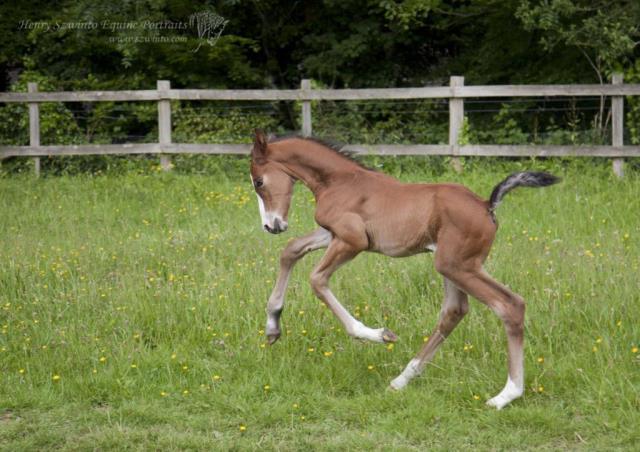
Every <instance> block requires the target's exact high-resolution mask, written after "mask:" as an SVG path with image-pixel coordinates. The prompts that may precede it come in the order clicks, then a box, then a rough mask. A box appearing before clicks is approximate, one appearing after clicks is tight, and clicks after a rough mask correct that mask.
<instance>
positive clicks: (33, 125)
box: [27, 82, 40, 177]
mask: <svg viewBox="0 0 640 452" xmlns="http://www.w3.org/2000/svg"><path fill="white" fill-rule="evenodd" d="M27 91H29V92H30V93H37V92H38V84H37V83H34V82H29V83H28V84H27ZM29 146H40V107H39V105H38V103H37V102H30V103H29ZM33 169H34V172H35V175H36V177H40V157H34V158H33Z"/></svg>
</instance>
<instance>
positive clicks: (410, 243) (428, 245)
mask: <svg viewBox="0 0 640 452" xmlns="http://www.w3.org/2000/svg"><path fill="white" fill-rule="evenodd" d="M251 179H252V181H253V185H254V187H255V190H256V194H257V196H258V204H259V207H260V216H261V220H262V226H263V228H264V229H265V230H266V231H268V232H270V233H272V234H278V233H280V232H284V231H285V230H286V229H287V215H288V211H289V205H290V202H291V195H292V190H293V184H294V183H295V182H296V181H301V182H302V183H303V184H305V185H306V186H307V187H308V188H309V190H311V191H312V192H313V195H314V196H315V199H316V211H315V220H316V223H318V225H319V228H318V229H316V230H315V231H313V232H311V233H309V234H307V235H305V236H302V237H299V238H296V239H293V240H291V241H290V242H289V244H288V245H287V246H286V247H285V249H284V250H283V251H282V255H281V258H280V273H279V275H278V280H277V282H276V285H275V287H274V289H273V292H272V293H271V296H270V297H269V302H268V304H267V326H266V335H267V338H268V340H269V343H271V344H273V343H274V342H275V341H277V340H278V338H279V337H280V314H281V313H282V309H283V307H284V294H285V291H286V288H287V285H288V282H289V276H290V275H291V271H292V269H293V267H294V265H295V263H296V262H297V261H298V260H299V259H301V258H302V257H303V256H304V255H305V254H307V253H309V252H310V251H314V250H317V249H320V248H327V251H326V252H325V254H324V256H323V257H322V259H321V260H320V262H319V263H318V265H317V266H316V267H315V269H314V270H313V272H312V273H311V287H312V288H313V291H314V292H315V294H316V295H317V296H318V298H320V300H322V301H323V302H324V303H325V304H326V305H327V306H328V307H329V309H331V311H332V312H333V313H334V314H335V315H336V317H337V318H338V320H340V322H341V323H342V324H343V326H344V328H345V329H346V331H347V333H348V334H349V335H351V336H353V337H356V338H359V339H367V340H370V341H374V342H395V341H396V340H397V337H396V335H395V334H394V333H393V332H391V331H389V330H388V329H386V328H369V327H368V326H365V325H364V324H363V323H362V322H360V321H358V320H356V319H355V318H354V317H353V316H352V315H351V314H350V313H349V312H348V311H347V310H346V309H345V308H344V307H343V306H342V304H340V302H339V301H338V299H337V298H336V297H335V295H334V294H333V292H332V291H331V289H330V288H329V284H328V283H329V278H330V277H331V275H332V274H333V272H334V271H336V270H337V269H338V267H340V266H341V265H343V264H345V263H346V262H348V261H350V260H351V259H353V258H354V257H356V256H357V255H358V254H359V253H360V252H362V251H374V252H378V253H382V254H385V255H387V256H393V257H403V256H411V255H414V254H417V253H425V252H434V253H435V267H436V270H437V271H438V272H439V273H441V274H442V276H443V277H444V288H445V294H444V303H443V305H442V311H441V313H440V318H439V320H438V323H437V325H436V328H435V331H434V332H433V333H432V334H431V335H430V336H429V340H428V341H427V342H426V343H425V344H424V345H423V347H422V349H421V350H420V351H419V352H418V354H417V355H416V357H415V358H414V359H412V360H411V361H410V362H409V364H408V365H407V367H406V368H405V369H404V371H403V372H402V373H401V374H400V375H398V376H397V377H396V378H395V379H394V380H393V381H391V388H392V389H396V390H397V389H402V388H403V387H404V386H406V384H407V383H408V382H409V381H410V380H411V379H412V378H414V377H415V376H417V375H418V374H420V373H421V372H422V370H423V369H424V367H425V365H426V363H428V362H429V361H430V360H431V359H432V358H433V355H434V354H435V352H436V350H437V349H438V347H439V346H440V344H441V343H442V342H443V341H444V339H445V338H446V337H447V336H448V335H449V334H450V333H451V331H453V329H454V328H455V327H456V325H457V324H458V323H459V322H460V320H462V318H463V317H464V316H465V314H466V313H467V310H468V301H467V299H468V295H471V296H473V297H474V298H477V299H478V300H480V301H481V302H482V303H484V304H486V305H487V306H489V307H490V308H491V309H492V310H493V311H494V312H495V313H496V314H497V315H498V317H500V318H501V319H502V321H503V323H504V326H505V330H506V334H507V348H508V367H509V373H508V377H507V384H506V385H505V387H504V389H503V390H502V391H501V392H500V393H499V394H498V395H497V396H495V397H494V398H492V399H491V400H489V401H488V402H487V403H488V404H489V405H491V406H494V407H496V408H498V409H500V408H502V407H504V406H505V405H507V404H508V403H509V402H511V401H512V400H514V399H516V398H518V397H520V396H521V395H522V393H523V391H524V367H523V328H524V311H525V303H524V300H523V299H522V297H520V296H519V295H517V294H515V293H513V292H512V291H511V290H509V289H508V288H507V287H505V286H503V285H502V284H500V283H499V282H497V281H495V280H494V279H492V278H491V277H490V276H489V275H488V274H487V272H485V270H484V269H483V268H482V264H483V263H484V261H485V260H486V258H487V256H488V254H489V249H490V248H491V244H492V243H493V239H494V238H495V234H496V229H497V223H496V219H495V216H494V211H495V209H496V207H497V206H498V204H499V203H500V201H501V200H502V198H503V197H504V195H505V194H507V193H508V192H509V191H510V190H512V189H514V188H516V187H544V186H547V185H552V184H555V183H556V182H558V181H559V179H558V178H556V177H555V176H553V175H551V174H547V173H541V172H520V173H515V174H512V175H510V176H509V177H507V178H506V179H505V180H503V181H502V182H500V183H499V184H498V185H497V186H496V187H495V188H494V189H493V192H492V193H491V196H490V199H489V201H485V200H484V199H482V198H480V197H479V196H477V195H476V194H474V193H473V192H471V191H470V190H469V189H467V188H466V187H464V186H462V185H458V184H404V183H401V182H399V181H397V180H396V179H394V178H392V177H390V176H387V175H386V174H382V173H378V172H375V171H372V170H370V169H367V168H364V167H362V166H361V165H359V164H358V163H357V162H355V161H353V160H352V159H350V158H349V157H348V156H345V155H344V154H342V153H341V152H340V151H339V150H337V149H334V148H332V147H331V146H329V145H326V144H324V143H322V142H321V141H319V140H316V139H313V138H301V137H285V138H277V139H272V140H268V139H267V137H266V136H265V135H264V134H263V133H262V132H260V131H256V136H255V141H254V145H253V150H252V152H251Z"/></svg>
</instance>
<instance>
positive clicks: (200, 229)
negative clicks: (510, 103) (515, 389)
mask: <svg viewBox="0 0 640 452" xmlns="http://www.w3.org/2000/svg"><path fill="white" fill-rule="evenodd" d="M213 158H215V157H213ZM413 162H414V164H413V166H411V168H409V169H403V167H401V166H395V167H393V168H391V172H392V173H395V174H397V175H398V176H399V177H401V178H402V179H404V180H407V181H417V180H423V181H430V182H434V181H445V180H446V181H456V182H460V183H463V184H465V185H468V186H469V187H471V188H472V189H473V190H474V191H476V192H477V193H479V194H481V195H483V196H485V197H486V196H488V195H489V193H490V191H491V189H492V188H493V186H494V185H495V184H497V183H498V182H499V181H500V180H501V179H502V178H503V177H504V176H506V175H507V174H509V173H510V172H511V171H516V170H519V169H522V168H530V169H545V168H546V169H547V170H550V171H552V172H554V173H557V174H558V175H560V176H562V177H563V178H564V181H563V182H562V184H560V185H557V186H553V187H549V188H544V189H536V190H533V189H519V190H517V191H515V192H513V193H511V194H509V195H508V196H507V198H505V200H504V202H503V203H502V204H501V206H500V208H499V210H498V213H497V216H498V219H499V223H500V229H499V232H498V236H497V239H496V243H495V245H494V248H493V251H492V254H491V256H490V258H489V260H488V262H487V269H488V271H489V272H490V273H492V274H493V275H494V276H495V277H496V278H497V279H498V280H500V281H502V282H504V283H505V284H507V285H509V286H510V287H512V288H513V289H514V290H515V291H516V292H518V293H519V294H521V295H522V296H523V297H524V298H525V299H526V300H527V303H528V304H527V319H526V349H525V350H526V351H525V366H526V392H525V396H524V397H523V398H522V399H520V400H517V401H515V402H514V403H513V404H512V405H510V406H508V407H507V408H505V409H504V410H502V411H495V410H494V409H490V408H488V407H486V406H485V401H486V400H487V399H488V398H490V397H492V396H493V395H495V394H496V393H497V392H499V391H500V390H501V389H502V387H503V385H504V383H505V380H506V345H505V336H504V331H503V329H502V326H501V324H500V322H499V320H498V319H497V318H496V317H495V316H494V315H493V314H492V313H491V312H490V311H489V310H488V309H486V308H485V307H484V306H483V305H481V304H480V303H478V302H477V301H472V304H471V310H470V313H469V315H468V316H467V317H466V318H465V319H464V321H463V322H462V323H461V325H460V326H459V327H458V329H457V330H456V331H455V332H454V333H453V334H452V335H451V337H450V338H449V339H448V340H447V341H446V342H445V344H444V345H443V347H442V348H441V349H440V351H439V352H438V354H437V355H436V358H435V360H434V361H433V363H432V364H431V365H429V366H428V367H427V369H426V371H425V373H424V374H423V376H422V377H420V378H418V379H416V380H415V381H414V382H412V384H410V385H409V386H408V387H407V388H406V390H404V391H402V392H399V393H391V392H388V391H386V388H387V386H388V383H389V381H390V380H391V379H393V378H394V377H395V376H396V375H397V374H398V373H399V372H400V371H401V370H402V369H403V368H404V366H405V365H406V363H407V362H408V361H409V360H410V359H411V357H412V356H413V355H414V354H415V353H416V352H417V350H418V349H419V347H420V346H421V344H422V343H423V341H424V338H425V337H426V336H428V335H429V334H430V331H431V329H432V328H433V327H434V325H435V322H436V319H437V316H438V312H439V309H440V304H441V299H442V296H443V289H442V280H441V277H440V276H439V275H438V274H437V273H436V272H435V270H434V268H433V263H432V260H433V257H432V256H431V255H421V256H415V257H411V258H405V259H390V258H386V257H383V256H379V255H374V254H362V255H360V256H359V257H358V258H357V259H356V260H355V261H354V262H352V263H350V264H348V265H346V266H345V267H343V268H341V269H340V270H339V271H338V272H337V273H336V275H335V276H334V277H333V279H332V282H331V285H332V288H333V290H334V292H335V294H336V296H337V297H338V298H339V299H340V300H341V301H342V302H343V304H344V305H345V306H347V307H348V309H350V311H351V312H352V313H354V315H355V316H357V317H358V318H359V319H360V320H362V321H363V322H364V323H365V324H367V325H368V326H371V327H379V326H386V327H389V328H390V329H392V330H393V331H394V332H396V333H397V334H398V335H399V337H400V340H399V341H398V342H397V343H396V344H395V345H394V346H387V345H380V344H371V343H364V342H358V341H355V340H353V339H351V338H350V337H348V336H347V334H346V333H345V332H344V331H343V330H342V329H341V328H340V325H339V323H338V322H337V320H336V319H335V318H334V317H333V316H332V315H331V313H330V312H329V310H328V309H326V308H325V307H324V306H323V305H321V303H320V302H319V301H318V300H317V299H316V298H315V297H314V295H313V293H312V291H311V289H310V288H309V285H308V275H309V273H310V271H311V269H312V267H313V265H314V263H315V262H317V261H318V259H319V257H320V253H321V251H320V252H316V253H314V254H311V255H309V256H307V257H306V258H305V259H304V260H303V261H301V262H300V264H299V266H298V267H296V270H295V271H294V275H293V277H292V279H291V284H290V289H289V291H288V296H287V306H286V309H285V312H284V313H283V316H282V322H283V337H282V338H281V340H280V341H279V342H278V343H276V344H275V345H274V346H272V347H269V346H265V341H264V337H263V328H264V321H265V312H264V308H265V303H266V300H267V297H268V295H269V293H270V291H271V288H272V286H273V283H274V280H275V278H276V275H277V271H278V257H279V251H280V250H281V249H282V247H283V246H284V244H285V243H286V242H287V240H288V239H290V238H291V237H293V236H295V235H300V234H303V233H305V232H307V231H309V230H311V229H312V228H313V227H314V225H313V208H314V202H313V199H312V197H311V194H310V193H309V192H308V191H306V189H305V188H304V187H302V186H299V187H297V189H296V192H295V195H294V202H293V205H292V208H291V214H290V229H289V231H288V232H287V233H286V234H282V235H279V236H272V235H269V234H267V233H265V232H263V231H261V228H260V223H259V214H258V208H257V202H256V199H255V196H254V194H253V193H252V191H251V186H250V184H249V178H248V177H247V175H246V174H245V173H243V172H240V171H236V170H233V168H235V167H233V166H232V170H230V171H228V172H215V173H212V174H209V175H207V174H193V173H192V174H184V173H180V171H179V168H176V170H174V171H173V172H171V173H168V174H166V173H162V172H160V171H157V169H156V168H149V167H148V168H147V169H145V170H141V171H133V170H131V171H124V172H122V173H119V174H110V173H108V172H107V174H102V175H93V176H91V175H79V176H78V175H76V176H49V177H43V178H41V179H35V178H33V177H32V176H31V175H30V174H22V175H20V174H18V175H15V174H14V175H4V176H3V177H0V328H1V330H0V449H2V450H11V451H20V450H117V451H122V450H163V451H167V450H227V449H234V450H258V449H260V450H309V449H311V450H314V449H315V450H354V449H362V450H427V449H432V450H461V449H463V448H466V449H467V450H528V449H542V450H562V449H584V450H612V449H619V450H622V449H637V448H638V444H640V430H639V428H640V427H639V425H640V414H639V413H640V352H639V351H638V347H640V295H639V293H638V286H639V281H640V268H639V266H640V246H639V245H640V176H639V174H638V170H637V169H635V170H634V169H631V168H629V169H628V175H627V177H626V178H625V179H623V180H618V179H616V178H615V177H614V176H613V175H612V174H611V171H610V167H609V166H608V165H607V164H604V163H603V164H599V163H593V162H591V163H584V162H569V161H546V162H536V161H524V162H523V161H519V162H498V161H497V160H494V162H495V165H493V164H488V163H484V162H479V163H478V162H475V163H474V162H470V163H469V164H468V165H467V169H466V171H465V172H464V173H463V174H456V173H453V172H450V171H448V170H447V169H446V166H445V168H444V169H442V165H441V166H440V167H439V168H440V169H439V170H437V171H436V170H434V169H433V167H432V165H433V160H420V159H414V160H413ZM421 162H422V163H421ZM372 163H373V164H374V165H378V166H379V165H382V166H383V167H384V165H385V161H384V160H375V161H374V160H372Z"/></svg>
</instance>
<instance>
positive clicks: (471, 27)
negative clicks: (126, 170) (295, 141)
mask: <svg viewBox="0 0 640 452" xmlns="http://www.w3.org/2000/svg"><path fill="white" fill-rule="evenodd" d="M0 21H1V23H0V25H1V26H2V28H3V33H2V34H0V90H2V91H8V90H14V91H15V90H18V91H24V90H25V89H26V83H27V82H28V81H37V82H38V83H39V86H40V89H41V90H61V89H64V90H80V89H89V90H104V89H113V90H121V89H153V88H155V84H156V81H157V80H159V79H167V80H170V81H171V84H172V86H173V87H176V88H183V87H188V88H275V87H278V88H295V87H298V86H299V83H300V80H301V79H302V78H311V79H312V80H313V83H314V85H315V86H317V87H335V88H344V87H393V86H422V85H443V84H447V83H448V79H449V76H451V75H464V76H465V78H466V80H465V83H467V84H502V83H513V84H518V83H608V82H609V78H610V75H611V73H612V72H614V71H618V72H622V73H624V75H625V79H626V80H629V81H637V80H638V77H639V75H638V74H639V69H638V67H639V66H638V64H639V63H638V62H637V57H638V55H640V51H639V50H638V45H637V43H638V41H639V40H640V28H639V26H638V24H640V3H638V2H637V1H634V0H613V1H604V0H598V1H588V0H500V1H498V0H476V1H442V0H423V1H416V0H403V1H400V0H396V1H394V0H346V1H337V0H323V1H319V2H289V1H282V0H252V1H248V0H224V1H186V0H164V1H138V2H130V1H127V0H115V1H113V2H108V3H105V2H95V1H93V0H80V1H69V0H58V1H53V2H43V1H37V0H36V1H27V2H20V3H8V2H7V3H4V4H2V5H0ZM180 24H181V26H178V25H180ZM207 24H208V25H210V26H211V27H210V29H209V30H206V29H204V28H202V27H203V26H204V25H207ZM132 25H133V26H132ZM198 25H199V26H200V28H198ZM207 38H208V39H207ZM299 108H300V107H299V105H297V104H296V103H294V102H274V103H267V102H262V103H258V102H254V103H238V102H236V103H225V102H182V103H176V104H175V105H174V106H173V112H174V140H175V141H182V142H187V141H188V142H240V141H245V140H247V139H248V136H249V132H250V131H251V130H252V129H253V128H254V127H256V126H261V127H265V128H268V129H269V130H270V131H275V132H282V131H291V130H298V129H299V119H298V118H299V116H300V115H299ZM446 108H447V106H446V103H444V104H442V103H437V102H425V101H421V102H376V103H373V102H369V103H366V102H364V103H359V104H358V103H348V102H346V103H345V102H343V103H341V102H322V103H317V104H315V105H314V130H315V132H316V133H317V134H319V135H322V136H325V137H329V138H334V139H337V140H340V141H345V142H369V143H385V142H386V143H440V142H446V140H447V129H446V127H447V121H448V116H447V111H446ZM639 109H640V105H638V102H637V101H634V100H633V99H629V100H628V105H627V112H628V114H627V136H626V138H625V139H626V142H628V143H634V144H636V143H638V142H640V127H639V123H640V113H639ZM466 112H467V118H466V123H465V133H464V134H463V140H465V142H471V143H474V142H475V143H514V144H519V143H548V144H581V143H590V144H598V143H607V142H608V140H609V135H610V134H609V133H608V131H607V128H608V127H609V126H610V113H609V104H608V101H607V100H601V99H599V98H586V99H584V98H583V99H577V100H576V99H573V100H572V99H569V100H566V99H563V100H561V101H560V102H559V101H558V100H557V99H555V100H554V99H507V100H505V99H496V100H491V99H488V100H486V101H484V100H483V101H482V102H478V101H471V102H469V103H468V105H467V107H466ZM41 116H42V121H43V125H42V140H41V141H42V143H43V144H69V143H119V142H124V141H134V142H136V141H138V142H140V141H142V142H151V141H157V130H156V107H155V105H154V104H153V103H83V104H77V103H76V104H66V105H62V104H48V105H46V106H45V107H44V110H43V114H42V115H41ZM27 129H28V124H27V118H26V109H25V107H24V106H20V105H6V106H2V107H0V142H1V143H2V144H27V142H28V139H27V132H28V130H27ZM89 160H90V161H92V162H94V163H95V162H96V161H102V160H103V159H89ZM70 161H77V159H75V160H74V159H71V160H69V159H67V160H65V162H66V163H63V164H61V165H62V166H61V167H60V165H58V166H59V168H58V169H61V168H62V167H66V165H67V163H68V162H70ZM110 161H113V159H111V160H110Z"/></svg>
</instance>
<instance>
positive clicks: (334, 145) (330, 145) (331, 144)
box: [268, 133, 375, 171]
mask: <svg viewBox="0 0 640 452" xmlns="http://www.w3.org/2000/svg"><path fill="white" fill-rule="evenodd" d="M292 138H298V139H300V140H307V141H313V142H314V143H317V144H319V145H321V146H324V147H326V148H327V149H329V150H331V151H333V152H335V153H336V154H338V155H339V156H340V157H343V158H346V159H347V160H349V161H351V162H353V163H355V164H356V165H358V166H359V167H360V168H363V169H366V170H369V171H375V170H373V169H371V168H369V167H367V166H365V165H364V164H363V163H362V162H361V161H360V160H359V159H358V157H357V154H356V153H354V152H351V151H347V150H346V149H344V144H342V143H338V142H335V141H332V140H327V139H324V138H318V137H305V136H302V135H298V134H295V133H292V134H286V135H278V136H269V141H268V142H269V143H277V142H278V141H284V140H289V139H292Z"/></svg>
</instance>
